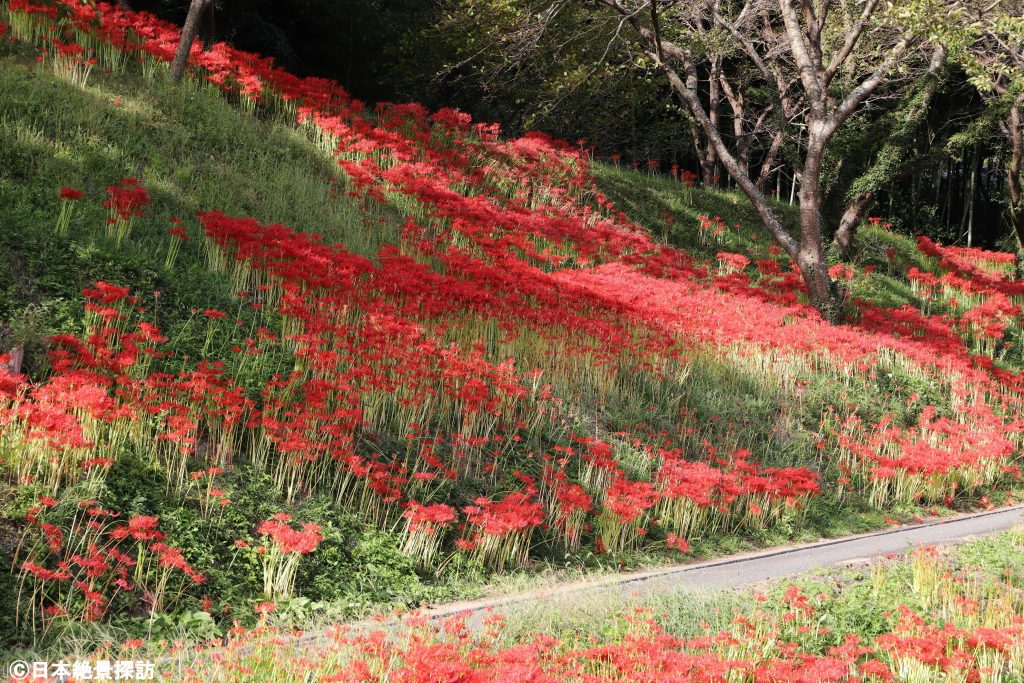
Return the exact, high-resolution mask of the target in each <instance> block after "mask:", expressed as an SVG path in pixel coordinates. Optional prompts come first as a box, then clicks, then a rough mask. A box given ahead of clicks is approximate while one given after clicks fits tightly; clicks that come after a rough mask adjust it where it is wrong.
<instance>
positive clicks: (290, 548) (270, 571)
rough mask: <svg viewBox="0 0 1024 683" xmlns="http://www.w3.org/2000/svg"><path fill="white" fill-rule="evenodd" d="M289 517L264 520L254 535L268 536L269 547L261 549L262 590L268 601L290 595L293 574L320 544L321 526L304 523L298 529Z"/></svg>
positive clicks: (279, 514)
mask: <svg viewBox="0 0 1024 683" xmlns="http://www.w3.org/2000/svg"><path fill="white" fill-rule="evenodd" d="M290 521H291V516H290V515H288V514H287V513H284V512H280V513H278V514H276V515H274V516H273V517H271V518H270V519H267V520H264V521H263V522H261V523H260V525H259V526H258V527H257V529H256V533H258V534H260V535H263V536H267V537H268V539H269V544H265V545H264V546H262V549H263V550H264V552H263V553H262V555H261V556H260V559H261V561H262V562H263V589H264V593H265V594H266V596H267V598H268V599H275V600H283V599H287V598H288V597H289V596H290V595H291V591H292V587H293V586H294V584H295V573H296V571H298V566H299V560H300V559H301V558H302V556H303V555H308V554H309V553H312V552H314V551H315V550H316V549H317V547H318V546H319V545H320V542H321V541H323V535H321V533H320V526H319V525H318V524H314V523H312V522H306V523H305V524H303V525H302V528H301V529H299V530H296V529H293V528H292V527H291V526H290V525H289V524H288V523H289V522H290Z"/></svg>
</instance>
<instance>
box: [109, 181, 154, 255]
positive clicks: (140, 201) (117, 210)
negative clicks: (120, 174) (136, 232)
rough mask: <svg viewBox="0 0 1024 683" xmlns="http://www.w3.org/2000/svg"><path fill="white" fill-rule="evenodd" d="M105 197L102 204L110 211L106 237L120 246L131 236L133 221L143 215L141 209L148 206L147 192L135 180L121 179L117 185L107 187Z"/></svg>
mask: <svg viewBox="0 0 1024 683" xmlns="http://www.w3.org/2000/svg"><path fill="white" fill-rule="evenodd" d="M107 196H108V199H107V200H106V201H105V202H103V206H105V207H107V209H108V210H109V211H110V218H108V219H107V237H109V238H110V239H112V240H114V241H115V242H116V243H117V244H120V243H121V242H122V241H124V239H125V238H126V237H128V236H129V235H130V234H131V231H132V223H133V221H134V220H135V219H136V218H138V217H140V216H142V215H143V211H142V210H143V208H144V207H145V206H146V205H147V204H149V192H148V191H147V190H146V188H145V187H143V186H142V184H141V183H140V182H139V181H138V180H137V179H136V178H123V179H122V180H121V182H120V183H118V184H117V185H110V186H109V187H107Z"/></svg>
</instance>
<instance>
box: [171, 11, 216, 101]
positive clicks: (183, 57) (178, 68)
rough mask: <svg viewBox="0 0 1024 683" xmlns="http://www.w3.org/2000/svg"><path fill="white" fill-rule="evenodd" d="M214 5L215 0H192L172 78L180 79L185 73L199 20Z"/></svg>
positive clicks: (179, 42) (182, 31) (173, 64)
mask: <svg viewBox="0 0 1024 683" xmlns="http://www.w3.org/2000/svg"><path fill="white" fill-rule="evenodd" d="M212 5H213V0H192V4H190V5H189V6H188V16H186V17H185V25H184V26H182V28H181V40H179V41H178V50H177V52H175V53H174V61H173V62H172V63H171V78H172V79H173V80H174V81H180V80H181V78H182V76H184V75H185V67H186V66H188V57H189V54H191V52H192V43H193V42H195V39H196V31H197V30H198V29H199V22H200V20H201V19H202V18H203V14H205V13H206V12H207V11H208V10H210V9H211V6H212Z"/></svg>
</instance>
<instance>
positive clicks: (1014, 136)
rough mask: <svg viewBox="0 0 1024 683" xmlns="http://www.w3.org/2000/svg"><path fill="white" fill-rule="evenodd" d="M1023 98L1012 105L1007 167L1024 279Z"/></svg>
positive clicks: (1020, 276) (1020, 274) (1012, 219)
mask: <svg viewBox="0 0 1024 683" xmlns="http://www.w3.org/2000/svg"><path fill="white" fill-rule="evenodd" d="M1021 100H1022V98H1018V99H1017V100H1016V101H1015V102H1014V103H1013V105H1012V106H1011V107H1010V113H1009V115H1008V116H1007V120H1006V127H1007V132H1008V133H1009V135H1010V166H1009V167H1008V168H1007V169H1006V184H1007V187H1008V188H1009V190H1010V223H1011V224H1012V225H1013V232H1014V237H1016V240H1017V277H1018V279H1024V189H1022V187H1021V183H1022V178H1021V174H1022V173H1024V129H1022V127H1021V126H1022V123H1024V122H1022V121H1021V115H1020V108H1021V104H1022V101H1021Z"/></svg>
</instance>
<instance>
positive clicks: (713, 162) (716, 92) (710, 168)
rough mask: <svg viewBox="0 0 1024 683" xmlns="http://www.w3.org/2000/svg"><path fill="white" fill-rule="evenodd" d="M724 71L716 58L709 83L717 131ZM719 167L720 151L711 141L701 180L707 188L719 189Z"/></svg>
mask: <svg viewBox="0 0 1024 683" xmlns="http://www.w3.org/2000/svg"><path fill="white" fill-rule="evenodd" d="M721 71H722V59H721V57H716V58H714V59H712V60H711V78H710V82H709V83H708V105H709V106H708V117H709V118H710V119H711V125H712V126H713V127H714V128H715V130H719V128H718V104H719V102H720V100H721V90H720V87H721V86H720V85H719V83H718V77H719V74H720V73H721ZM717 166H718V150H716V149H715V146H714V145H713V144H711V142H710V141H709V142H708V144H707V146H706V147H705V150H704V158H703V159H702V160H701V163H700V169H701V175H703V178H702V179H701V180H702V182H703V183H704V186H705V187H718V182H717V181H718V178H717V175H718V174H717V173H716V169H717Z"/></svg>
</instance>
